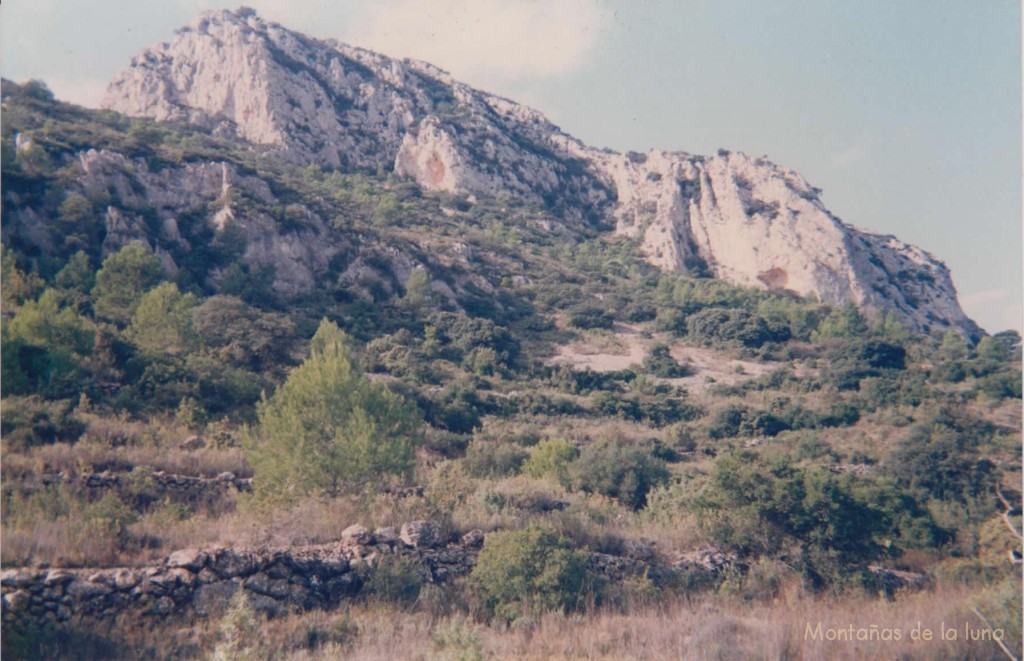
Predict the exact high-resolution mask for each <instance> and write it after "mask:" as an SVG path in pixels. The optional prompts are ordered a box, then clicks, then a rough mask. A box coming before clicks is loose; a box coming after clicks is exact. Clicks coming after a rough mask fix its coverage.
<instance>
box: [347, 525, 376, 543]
mask: <svg viewBox="0 0 1024 661" xmlns="http://www.w3.org/2000/svg"><path fill="white" fill-rule="evenodd" d="M372 541H373V535H372V534H371V533H370V531H369V530H367V529H366V527H365V526H361V525H359V524H358V523H357V524H355V525H351V526H349V527H348V528H345V529H344V530H342V531H341V543H342V545H343V546H364V545H366V544H369V543H371V542H372Z"/></svg>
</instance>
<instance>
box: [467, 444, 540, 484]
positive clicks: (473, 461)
mask: <svg viewBox="0 0 1024 661" xmlns="http://www.w3.org/2000/svg"><path fill="white" fill-rule="evenodd" d="M529 456H530V453H529V452H527V451H526V450H524V449H523V448H521V447H519V446H518V445H513V444H512V443H489V442H487V441H484V440H481V439H476V440H474V441H473V442H472V443H470V445H469V451H468V452H467V453H466V458H465V459H463V465H464V466H465V467H466V472H467V473H469V474H470V475H472V476H473V477H504V476H506V475H512V474H514V473H517V472H518V471H519V467H520V466H522V465H523V462H524V461H526V459H527V457H529Z"/></svg>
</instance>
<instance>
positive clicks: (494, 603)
mask: <svg viewBox="0 0 1024 661" xmlns="http://www.w3.org/2000/svg"><path fill="white" fill-rule="evenodd" d="M469 579H470V582H471V583H472V584H473V585H474V586H475V587H476V589H478V590H479V591H480V593H481V595H482V596H483V598H484V600H485V604H486V606H487V608H488V609H490V610H491V611H492V612H493V613H494V615H495V616H497V617H498V618H500V619H504V620H507V621H511V620H514V619H516V618H517V617H520V616H522V615H527V614H532V613H536V612H542V611H546V610H575V609H578V608H580V607H582V606H583V604H584V600H585V599H586V598H587V597H588V596H590V595H588V592H592V591H593V580H592V578H591V577H590V576H589V575H588V572H587V554H586V552H585V551H580V550H573V549H572V548H571V547H570V545H569V544H568V543H567V542H566V541H565V540H563V539H560V538H558V537H556V536H555V535H554V534H553V533H551V532H550V531H547V530H542V529H539V528H529V529H527V530H512V531H502V532H494V533H491V534H489V535H487V537H486V538H485V540H484V548H483V550H482V551H480V555H479V557H478V558H477V563H476V566H475V567H474V568H473V572H472V573H471V574H470V576H469Z"/></svg>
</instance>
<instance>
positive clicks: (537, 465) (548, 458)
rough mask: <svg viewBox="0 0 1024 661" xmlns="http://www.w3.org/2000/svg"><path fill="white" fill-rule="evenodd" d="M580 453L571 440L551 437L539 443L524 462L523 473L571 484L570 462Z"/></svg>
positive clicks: (564, 484)
mask: <svg viewBox="0 0 1024 661" xmlns="http://www.w3.org/2000/svg"><path fill="white" fill-rule="evenodd" d="M579 455H580V451H579V450H578V449H576V447H575V446H573V445H572V444H571V443H569V441H566V440H565V439H562V438H549V439H547V440H545V441H541V442H540V443H538V444H537V445H536V446H535V447H534V448H533V449H532V450H531V451H530V458H529V459H528V460H527V461H526V463H524V464H523V473H524V474H526V475H529V476H530V477H535V478H542V477H551V478H554V479H555V480H557V481H558V483H559V484H561V485H563V486H566V485H568V484H569V464H571V463H572V462H573V460H575V459H576V458H577V457H578V456H579Z"/></svg>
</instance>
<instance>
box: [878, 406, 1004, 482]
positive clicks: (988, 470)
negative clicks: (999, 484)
mask: <svg viewBox="0 0 1024 661" xmlns="http://www.w3.org/2000/svg"><path fill="white" fill-rule="evenodd" d="M973 440H974V439H971V438H969V437H968V436H967V435H965V434H964V433H963V432H962V431H961V430H957V429H951V428H949V427H947V426H946V425H943V424H937V423H935V422H925V423H921V424H918V425H916V426H914V427H913V428H911V429H910V431H909V432H908V433H907V435H906V436H905V437H903V439H901V440H900V441H899V443H898V444H897V445H896V447H895V449H894V450H893V452H892V454H891V455H890V457H889V461H887V462H886V465H887V469H888V471H889V473H890V474H891V475H893V476H894V477H895V478H896V479H897V480H899V481H900V482H901V483H903V484H905V485H907V486H908V487H910V488H912V489H921V490H923V491H924V492H926V493H927V494H929V495H930V496H932V497H934V498H939V499H962V498H964V497H967V496H972V495H977V494H979V493H981V492H983V491H986V490H988V489H990V488H991V486H990V485H991V484H992V479H991V474H992V469H993V465H992V464H991V462H989V461H988V460H985V459H981V458H979V457H978V452H977V450H976V449H975V447H974V446H973V443H972V441H973Z"/></svg>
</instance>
